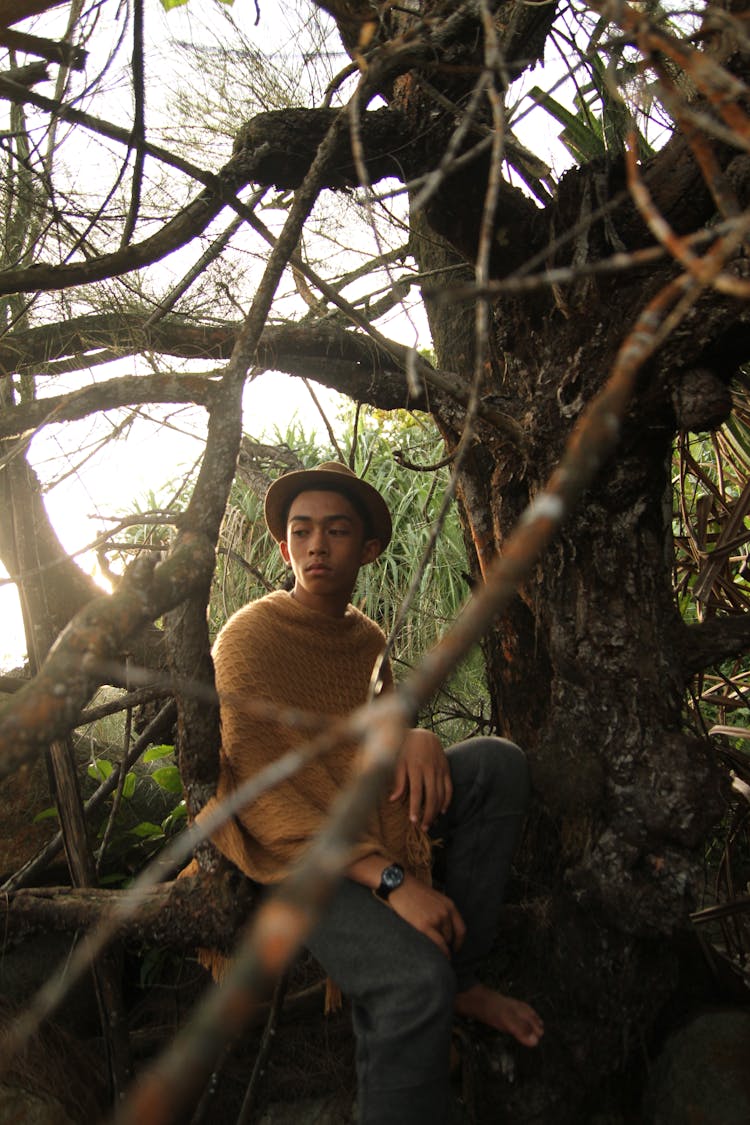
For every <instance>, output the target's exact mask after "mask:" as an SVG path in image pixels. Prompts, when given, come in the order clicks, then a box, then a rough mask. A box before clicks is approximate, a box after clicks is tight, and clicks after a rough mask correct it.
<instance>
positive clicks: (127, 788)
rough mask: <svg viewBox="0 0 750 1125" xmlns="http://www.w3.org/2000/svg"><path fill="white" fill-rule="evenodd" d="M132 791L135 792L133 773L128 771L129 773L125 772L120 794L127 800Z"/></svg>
mask: <svg viewBox="0 0 750 1125" xmlns="http://www.w3.org/2000/svg"><path fill="white" fill-rule="evenodd" d="M134 793H135V774H134V773H129V774H126V776H125V783H124V785H123V787H122V795H123V797H124V798H125V800H126V801H129V800H130V798H131V797H132V796H133V794H134Z"/></svg>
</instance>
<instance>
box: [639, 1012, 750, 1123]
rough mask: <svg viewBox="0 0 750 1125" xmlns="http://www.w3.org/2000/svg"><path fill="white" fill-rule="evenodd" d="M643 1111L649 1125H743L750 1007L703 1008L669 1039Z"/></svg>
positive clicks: (749, 1109) (749, 1088)
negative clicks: (704, 1010) (704, 1009)
mask: <svg viewBox="0 0 750 1125" xmlns="http://www.w3.org/2000/svg"><path fill="white" fill-rule="evenodd" d="M644 1110H645V1120H646V1122H648V1125H685V1123H686V1122H690V1125H747V1123H748V1122H749V1121H750V1009H747V1008H723V1009H718V1010H715V1011H710V1012H704V1013H702V1014H701V1015H699V1016H697V1017H695V1018H694V1019H693V1020H691V1022H690V1023H689V1024H687V1025H686V1026H685V1027H682V1028H681V1029H680V1030H679V1031H677V1032H676V1033H675V1034H674V1035H673V1036H672V1037H671V1038H670V1039H668V1040H667V1043H666V1045H665V1047H664V1049H663V1051H662V1053H661V1055H660V1056H659V1058H658V1059H657V1061H656V1063H655V1065H654V1067H653V1069H652V1072H651V1076H650V1078H649V1082H648V1086H647V1090H646V1096H645V1102H644Z"/></svg>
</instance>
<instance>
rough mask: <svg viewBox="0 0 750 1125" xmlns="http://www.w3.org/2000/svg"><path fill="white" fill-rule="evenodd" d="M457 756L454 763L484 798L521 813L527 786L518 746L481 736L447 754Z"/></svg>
mask: <svg viewBox="0 0 750 1125" xmlns="http://www.w3.org/2000/svg"><path fill="white" fill-rule="evenodd" d="M453 754H456V755H457V758H456V759H454V761H455V763H456V764H457V765H459V768H462V770H463V771H466V772H468V773H469V774H470V776H471V782H470V784H476V785H477V786H478V788H479V790H480V792H481V793H482V794H483V795H484V798H485V799H486V800H488V801H489V802H490V804H495V803H496V799H495V795H496V798H497V800H499V801H501V802H502V804H503V805H506V806H508V807H509V808H510V809H515V810H518V811H521V810H523V809H525V808H526V805H527V804H528V800H529V793H530V789H531V782H530V777H529V766H528V762H527V760H526V755H525V754H524V752H523V750H522V749H521V747H520V746H517V745H516V743H515V742H511V741H510V740H509V739H507V738H498V737H496V736H494V735H484V736H481V737H478V738H472V739H469V741H468V742H463V743H460V744H459V745H458V746H456V747H455V748H454V749H453V750H451V751H450V753H449V757H452V755H453Z"/></svg>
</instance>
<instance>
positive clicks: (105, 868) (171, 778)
mask: <svg viewBox="0 0 750 1125" xmlns="http://www.w3.org/2000/svg"><path fill="white" fill-rule="evenodd" d="M173 756H174V747H173V746H152V747H151V748H150V749H149V750H147V751H146V753H145V754H144V755H143V758H142V759H141V761H140V762H139V763H138V764H137V765H136V766H134V767H133V768H132V769H130V770H129V771H128V772H127V774H126V775H125V778H124V780H123V782H122V785H121V786H120V789H119V796H116V795H115V794H114V793H113V794H112V795H111V796H110V797H109V799H108V802H107V811H106V813H105V816H104V817H103V818H102V820H101V822H100V823H99V825H98V828H97V839H98V840H99V850H100V852H101V850H102V848H103V849H104V854H100V856H99V866H100V870H101V872H102V874H101V876H100V881H101V883H102V884H103V885H107V884H109V885H112V884H116V885H119V884H122V883H125V882H127V881H128V880H129V879H130V877H131V876H132V875H133V874H134V873H135V872H137V871H139V870H140V869H141V867H143V866H144V865H145V864H146V863H147V862H148V861H149V860H150V859H151V858H152V857H153V856H154V855H155V854H156V853H157V852H158V851H159V850H160V849H161V848H162V847H163V846H164V844H165V843H166V842H167V840H168V839H169V838H170V836H172V835H174V834H175V833H176V832H178V831H179V830H180V829H181V828H183V827H184V823H185V819H186V816H187V808H186V805H185V802H184V800H183V799H182V782H181V780H180V773H179V770H178V768H177V766H176V765H175V764H174V761H168V759H170V758H173ZM153 763H159V764H158V765H156V767H154V766H153ZM114 768H115V765H114V762H112V761H110V760H109V758H106V757H104V756H102V755H99V756H97V757H95V758H93V759H92V760H91V761H90V762H89V764H88V766H87V773H88V776H89V778H90V779H91V780H92V781H93V782H95V783H96V784H97V785H98V784H99V783H101V782H102V781H105V780H107V779H108V778H109V777H110V776H111V774H112V771H113V770H114ZM113 809H115V813H114V819H113V820H112V810H113ZM155 813H156V814H158V819H154V814H155ZM110 822H111V823H110Z"/></svg>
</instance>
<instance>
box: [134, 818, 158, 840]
mask: <svg viewBox="0 0 750 1125" xmlns="http://www.w3.org/2000/svg"><path fill="white" fill-rule="evenodd" d="M130 832H132V834H133V835H134V836H141V837H143V838H144V839H149V840H152V839H153V838H154V837H155V836H163V835H164V833H163V832H162V830H161V827H160V825H158V824H154V823H153V821H150V820H142V821H141V823H140V824H136V825H135V827H134V828H131V829H130Z"/></svg>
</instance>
